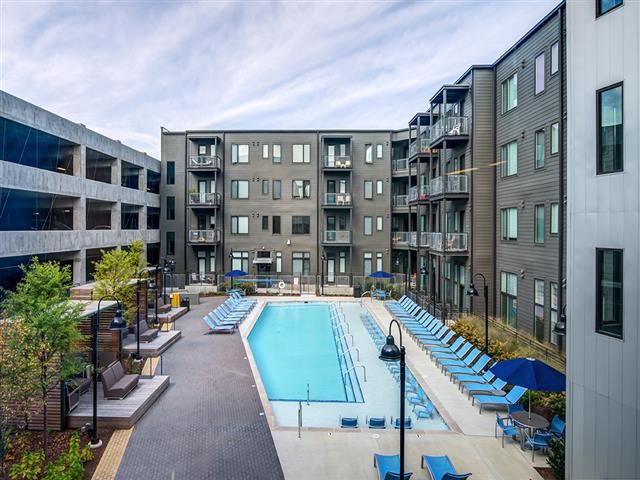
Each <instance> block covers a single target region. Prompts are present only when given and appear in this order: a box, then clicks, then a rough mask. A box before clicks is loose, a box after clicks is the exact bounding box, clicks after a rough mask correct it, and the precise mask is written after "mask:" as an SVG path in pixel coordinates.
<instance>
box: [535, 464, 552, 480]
mask: <svg viewBox="0 0 640 480" xmlns="http://www.w3.org/2000/svg"><path fill="white" fill-rule="evenodd" d="M533 468H535V469H536V470H537V472H538V473H539V474H540V476H541V477H542V478H544V480H556V476H555V474H554V473H553V468H550V467H533Z"/></svg>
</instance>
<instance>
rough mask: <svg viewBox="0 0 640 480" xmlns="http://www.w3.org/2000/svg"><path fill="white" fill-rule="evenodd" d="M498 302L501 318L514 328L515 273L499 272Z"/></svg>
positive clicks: (515, 318)
mask: <svg viewBox="0 0 640 480" xmlns="http://www.w3.org/2000/svg"><path fill="white" fill-rule="evenodd" d="M500 304H501V307H502V308H501V309H500V314H501V316H502V320H503V321H504V322H506V323H507V325H509V326H510V327H513V328H515V327H516V323H517V313H518V277H517V276H516V274H515V273H508V272H500Z"/></svg>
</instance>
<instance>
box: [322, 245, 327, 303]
mask: <svg viewBox="0 0 640 480" xmlns="http://www.w3.org/2000/svg"><path fill="white" fill-rule="evenodd" d="M326 261H327V257H326V256H325V254H324V253H323V254H322V256H321V257H320V262H321V265H320V268H321V269H322V273H321V274H320V295H324V262H326Z"/></svg>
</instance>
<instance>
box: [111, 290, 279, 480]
mask: <svg viewBox="0 0 640 480" xmlns="http://www.w3.org/2000/svg"><path fill="white" fill-rule="evenodd" d="M221 301H222V297H213V298H210V299H204V303H203V304H200V305H194V306H193V308H192V309H191V312H190V313H188V314H187V315H186V316H184V317H182V318H181V319H179V320H178V321H177V322H176V328H179V329H180V330H182V336H183V338H182V339H181V340H180V341H179V342H177V343H176V344H175V345H174V346H173V347H171V348H170V349H169V350H168V351H167V352H166V353H165V354H164V359H163V360H164V372H165V373H167V374H169V375H171V386H170V387H169V389H168V390H167V391H165V393H164V394H163V395H162V397H161V398H160V400H159V401H158V402H157V404H156V405H154V406H153V407H152V408H151V410H149V411H148V412H147V414H146V415H145V416H144V417H143V418H142V420H140V421H139V422H138V423H137V424H136V426H135V428H134V430H133V434H132V435H131V439H130V441H129V445H128V447H127V450H126V452H125V455H124V458H123V460H122V463H121V465H120V469H119V470H118V475H117V478H118V479H121V480H129V479H132V478H135V479H138V480H143V479H154V480H155V479H173V478H175V479H189V480H192V479H193V480H196V479H214V478H215V479H225V480H227V479H228V480H232V479H241V480H244V479H247V478H268V479H282V478H284V476H283V473H282V468H281V467H280V462H279V460H278V455H277V453H276V449H275V446H274V443H273V439H272V437H271V432H270V430H269V426H268V424H267V421H266V419H265V417H264V416H263V415H260V413H262V404H261V403H260V398H259V396H258V393H257V391H256V388H255V381H254V379H253V375H252V373H251V369H250V367H249V362H248V361H247V359H246V354H245V351H244V347H243V344H242V339H241V338H240V335H239V333H235V334H233V335H203V332H204V331H205V330H206V328H205V325H204V323H203V322H202V320H201V317H202V315H203V314H204V313H206V312H208V311H209V310H211V309H212V308H213V307H214V306H215V305H217V304H219V303H220V302H221Z"/></svg>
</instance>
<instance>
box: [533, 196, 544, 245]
mask: <svg viewBox="0 0 640 480" xmlns="http://www.w3.org/2000/svg"><path fill="white" fill-rule="evenodd" d="M534 212H535V223H534V228H533V230H534V233H533V239H534V242H535V243H544V205H536V206H535V208H534Z"/></svg>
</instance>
